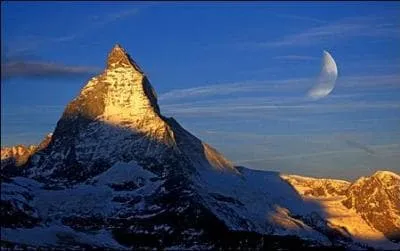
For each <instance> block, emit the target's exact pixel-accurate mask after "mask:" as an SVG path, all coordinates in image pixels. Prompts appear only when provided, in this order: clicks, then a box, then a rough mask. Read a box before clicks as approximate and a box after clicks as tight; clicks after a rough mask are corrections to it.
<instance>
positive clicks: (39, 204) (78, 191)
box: [1, 163, 162, 249]
mask: <svg viewBox="0 0 400 251" xmlns="http://www.w3.org/2000/svg"><path fill="white" fill-rule="evenodd" d="M154 177H156V176H155V175H154V174H152V173H151V172H149V171H147V170H144V169H143V168H142V167H141V166H139V165H137V164H136V163H117V164H115V165H114V166H112V167H111V168H110V169H109V170H107V171H106V172H104V173H103V174H101V175H98V176H96V177H94V178H93V179H92V180H90V181H88V182H87V184H79V185H75V186H73V187H69V188H61V187H58V188H52V189H51V190H49V189H48V187H46V185H45V184H42V183H39V182H36V181H34V180H31V179H27V178H22V177H16V178H14V179H13V180H12V181H11V182H3V183H2V185H1V190H2V197H1V202H2V205H5V204H6V203H11V204H13V205H14V206H15V207H16V208H18V209H20V210H23V211H24V212H25V213H29V211H27V207H26V205H25V204H27V205H29V207H30V208H32V210H34V211H33V212H32V213H31V217H34V218H35V219H38V220H37V221H35V224H32V225H31V226H32V227H33V228H19V229H15V228H14V227H13V225H2V228H1V234H2V235H1V236H2V240H6V241H11V242H16V243H19V244H25V245H35V244H38V245H39V244H40V246H44V247H51V246H54V245H56V244H57V245H60V243H61V246H62V241H63V239H64V238H65V239H66V240H67V241H70V242H71V241H74V242H76V243H79V244H85V245H93V246H98V247H110V248H117V249H120V248H123V246H121V245H119V244H118V243H117V242H116V241H115V240H113V239H112V238H111V233H110V232H109V231H106V230H105V229H97V230H95V231H91V233H83V232H79V231H76V230H74V229H73V228H71V227H69V226H67V225H68V224H67V223H68V222H67V221H68V220H70V219H71V218H73V217H78V218H85V217H87V218H88V219H92V220H95V219H96V218H102V217H103V218H107V217H113V216H116V215H118V214H120V213H121V212H123V211H124V210H126V208H125V206H124V205H123V204H121V198H135V199H136V201H135V203H134V204H132V206H133V207H132V208H131V209H132V210H135V211H136V214H137V217H140V215H141V217H146V215H147V211H146V210H148V211H151V212H153V213H154V212H155V211H154V210H153V209H154V208H151V207H152V205H148V203H146V199H145V198H146V197H151V196H152V195H153V194H154V193H155V191H156V190H157V189H158V188H159V186H160V185H161V184H162V181H160V180H155V181H151V179H152V178H154ZM126 182H131V183H130V184H127V183H126ZM118 185H119V186H118ZM124 185H125V187H124ZM126 186H127V187H126ZM132 186H134V187H132ZM3 191H5V192H3ZM23 203H24V204H23ZM9 212H10V211H9ZM9 217H15V214H11V215H9Z"/></svg>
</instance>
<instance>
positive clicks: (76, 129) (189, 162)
mask: <svg viewBox="0 0 400 251" xmlns="http://www.w3.org/2000/svg"><path fill="white" fill-rule="evenodd" d="M187 148H191V149H190V151H188V150H187ZM194 155H197V156H196V158H195V159H193V158H192V157H193V156H194ZM211 155H212V156H211ZM210 156H211V158H210ZM131 160H136V161H138V162H139V163H140V164H143V165H145V166H147V168H150V169H152V170H153V171H155V172H158V173H163V172H168V171H171V170H170V169H168V166H171V165H174V166H175V167H174V168H175V170H173V171H178V172H181V173H183V172H188V171H194V165H196V163H197V162H204V163H203V164H206V163H207V164H208V166H216V167H217V168H219V169H221V168H222V169H227V170H231V171H235V169H234V167H233V166H232V164H231V163H230V162H229V161H227V160H226V159H225V158H223V157H222V156H221V155H220V154H219V153H218V152H217V151H216V150H215V149H212V148H211V147H209V146H205V145H203V143H202V142H201V141H200V140H198V139H197V138H196V137H194V136H193V135H191V134H190V133H188V132H187V131H186V130H184V129H183V128H182V127H180V125H179V124H178V123H177V122H176V121H174V120H173V119H172V118H165V117H163V116H162V115H161V114H160V109H159V106H158V103H157V95H156V93H155V91H154V89H153V87H152V86H151V84H150V82H149V81H148V79H147V77H146V76H145V75H144V73H143V71H142V70H141V69H140V68H139V66H138V65H137V64H136V63H135V62H134V61H133V59H132V58H131V57H130V56H129V55H128V54H127V53H126V51H125V50H124V49H123V48H121V46H119V45H116V46H114V48H113V49H112V50H111V52H110V53H109V55H108V59H107V67H106V69H105V70H104V72H103V73H101V74H100V75H99V76H96V77H93V78H92V79H91V80H90V81H89V82H88V83H87V84H86V86H85V87H84V88H83V89H82V90H81V92H80V93H79V95H78V96H77V97H76V98H75V99H74V100H72V101H71V102H70V103H69V104H68V105H67V107H66V109H65V111H64V113H63V115H62V117H61V119H60V120H59V121H58V123H57V126H56V129H55V131H54V135H53V137H52V140H51V142H50V144H49V146H48V147H47V148H46V149H43V150H42V151H39V152H37V153H36V154H35V155H34V156H32V159H31V162H30V163H29V169H28V173H29V175H30V177H37V178H39V177H41V178H47V179H48V178H51V179H58V180H68V181H71V180H75V181H82V180H85V179H87V178H89V177H93V176H95V175H97V174H99V173H101V172H103V171H105V170H106V169H107V168H109V167H111V166H112V165H113V164H114V163H116V162H118V161H124V162H128V161H131ZM176 162H180V163H179V164H178V163H176ZM183 166H185V168H182V167H183ZM204 166H207V165H203V167H204ZM178 169H181V170H178Z"/></svg>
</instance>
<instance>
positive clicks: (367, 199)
mask: <svg viewBox="0 0 400 251" xmlns="http://www.w3.org/2000/svg"><path fill="white" fill-rule="evenodd" d="M346 196H347V199H346V200H344V201H343V205H345V206H346V207H347V208H349V209H353V210H355V211H356V212H357V213H358V214H360V215H361V216H362V217H363V219H364V220H365V221H366V222H367V223H368V224H369V225H371V226H373V227H374V228H376V229H378V230H379V231H381V232H382V233H384V234H385V236H387V237H388V238H389V239H391V240H394V241H397V242H400V176H399V175H397V174H395V173H392V172H387V171H378V172H376V173H375V174H374V175H372V176H371V177H363V178H360V179H358V180H357V181H356V182H354V183H353V184H352V185H351V186H350V187H349V189H347V191H346Z"/></svg>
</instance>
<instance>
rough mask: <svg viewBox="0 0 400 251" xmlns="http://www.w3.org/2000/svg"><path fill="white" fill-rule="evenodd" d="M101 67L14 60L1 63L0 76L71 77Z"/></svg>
mask: <svg viewBox="0 0 400 251" xmlns="http://www.w3.org/2000/svg"><path fill="white" fill-rule="evenodd" d="M100 71H101V69H99V68H96V67H87V66H66V65H61V64H55V63H46V62H40V61H16V62H7V63H4V64H2V65H1V78H2V79H8V78H13V77H46V78H48V77H71V76H79V75H87V74H95V73H98V72H100Z"/></svg>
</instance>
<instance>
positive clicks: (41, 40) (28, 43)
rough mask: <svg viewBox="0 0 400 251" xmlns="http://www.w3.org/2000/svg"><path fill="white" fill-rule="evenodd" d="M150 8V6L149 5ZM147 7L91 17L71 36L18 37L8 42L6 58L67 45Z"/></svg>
mask: <svg viewBox="0 0 400 251" xmlns="http://www.w3.org/2000/svg"><path fill="white" fill-rule="evenodd" d="M149 6H150V5H149ZM145 7H148V6H140V7H137V6H135V7H134V8H129V9H123V10H120V11H117V12H114V13H109V14H107V15H105V16H92V17H91V18H89V20H88V22H87V23H86V24H82V26H80V27H79V28H78V29H77V30H78V31H77V32H75V33H72V34H65V35H61V36H58V37H37V36H31V35H27V36H25V37H20V38H18V39H17V40H16V41H11V42H8V43H7V44H8V45H11V47H10V48H8V50H7V51H6V54H7V56H11V57H14V56H19V55H20V54H23V53H27V52H32V51H35V50H37V49H39V48H40V47H42V46H46V45H49V44H54V43H67V42H71V41H73V40H76V39H78V38H80V37H83V36H86V35H87V34H88V33H91V32H93V31H96V30H98V29H101V28H102V27H104V26H105V25H108V24H111V23H113V22H116V21H118V20H122V19H125V18H128V17H131V16H135V15H137V14H139V13H140V10H141V9H143V8H145Z"/></svg>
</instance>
